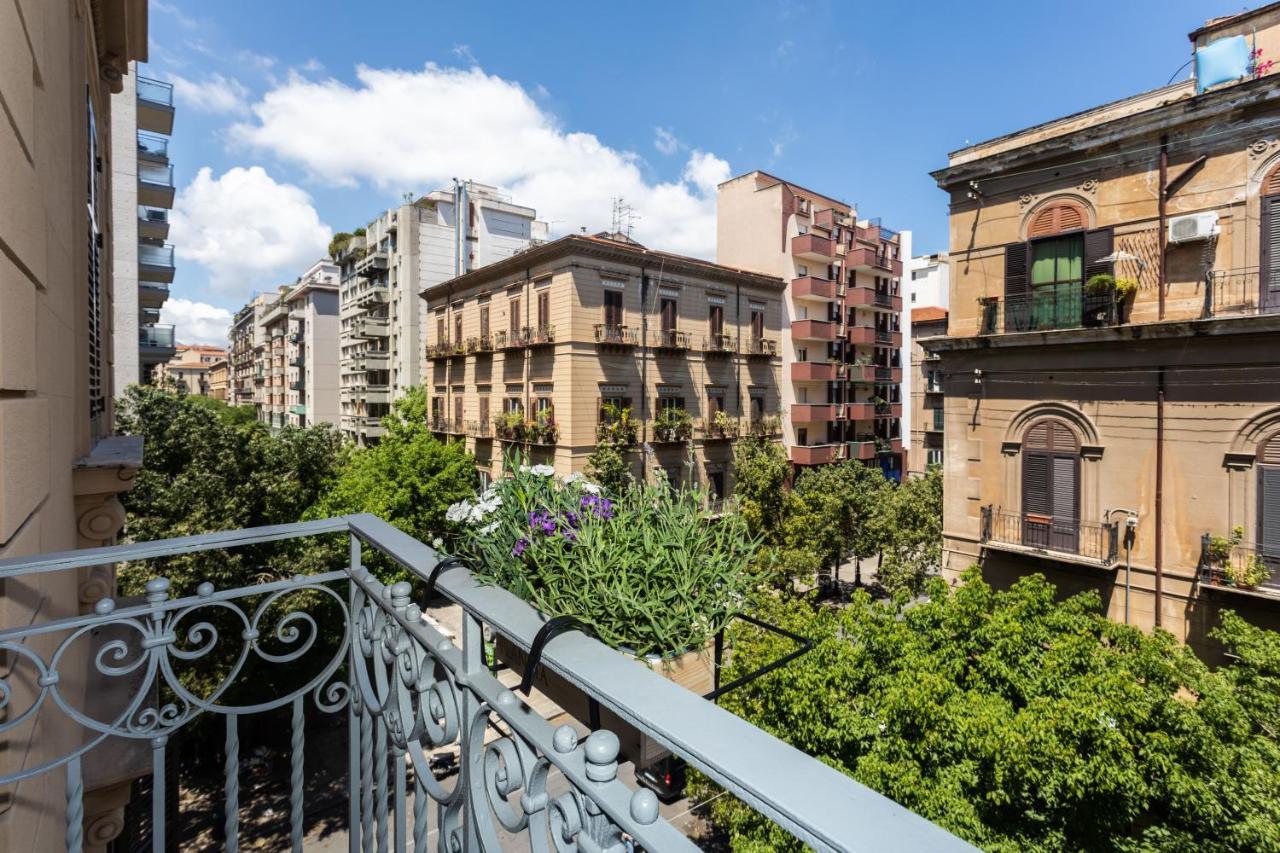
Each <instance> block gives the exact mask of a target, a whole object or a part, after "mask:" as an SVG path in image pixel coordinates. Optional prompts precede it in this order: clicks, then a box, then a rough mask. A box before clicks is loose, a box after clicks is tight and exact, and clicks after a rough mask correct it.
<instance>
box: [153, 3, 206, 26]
mask: <svg viewBox="0 0 1280 853" xmlns="http://www.w3.org/2000/svg"><path fill="white" fill-rule="evenodd" d="M151 8H153V9H155V10H156V11H157V12H163V13H164V14H166V15H169V16H170V17H171V18H173V19H174V20H175V21H177V22H178V25H179V26H181V27H185V28H186V29H188V30H194V29H196V28H197V27H198V26H200V22H199V21H197V20H196V19H195V18H192V17H191V16H190V15H187V14H186V13H185V12H183V11H182V10H181V9H179V8H178V7H177V6H175V5H173V4H172V3H165V2H164V0H151Z"/></svg>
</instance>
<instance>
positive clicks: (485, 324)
mask: <svg viewBox="0 0 1280 853" xmlns="http://www.w3.org/2000/svg"><path fill="white" fill-rule="evenodd" d="M480 337H482V338H488V337H489V306H488V305H481V306H480Z"/></svg>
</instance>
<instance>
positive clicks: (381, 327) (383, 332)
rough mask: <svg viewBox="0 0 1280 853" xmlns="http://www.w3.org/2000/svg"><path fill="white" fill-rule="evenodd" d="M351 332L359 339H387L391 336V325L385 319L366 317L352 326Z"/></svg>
mask: <svg viewBox="0 0 1280 853" xmlns="http://www.w3.org/2000/svg"><path fill="white" fill-rule="evenodd" d="M351 332H352V334H353V335H354V336H355V337H357V338H385V337H389V336H390V334H391V325H390V323H389V322H388V321H387V320H386V319H385V318H381V319H378V318H372V317H365V318H363V319H360V320H356V321H355V323H353V324H352V326H351Z"/></svg>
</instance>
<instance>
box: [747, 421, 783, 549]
mask: <svg viewBox="0 0 1280 853" xmlns="http://www.w3.org/2000/svg"><path fill="white" fill-rule="evenodd" d="M790 467H791V466H790V463H789V462H788V461H787V453H786V451H785V450H783V449H782V445H781V444H779V443H778V442H776V441H771V440H770V439H768V438H763V437H761V436H754V435H752V436H745V437H744V438H741V439H739V440H738V442H737V444H736V446H735V447H734V450H733V483H734V494H735V495H736V496H737V498H738V507H739V511H740V512H741V513H742V517H743V518H745V519H746V521H747V525H748V526H749V527H750V529H751V532H752V533H753V534H755V535H758V536H763V537H764V538H765V541H766V542H767V543H769V544H775V545H776V544H778V543H779V542H780V533H781V530H782V518H783V504H784V501H785V496H784V488H783V487H784V486H785V485H786V482H787V472H788V471H789V469H790Z"/></svg>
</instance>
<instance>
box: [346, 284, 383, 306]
mask: <svg viewBox="0 0 1280 853" xmlns="http://www.w3.org/2000/svg"><path fill="white" fill-rule="evenodd" d="M390 301H391V296H390V288H389V287H388V286H387V283H386V282H381V281H379V282H370V283H369V284H368V285H366V286H365V287H364V288H363V289H362V290H361V291H360V292H359V293H357V294H356V295H355V296H354V297H353V298H352V300H351V304H352V305H354V306H356V307H358V308H365V309H368V308H376V307H378V306H379V305H386V304H387V303H388V302H390Z"/></svg>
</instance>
